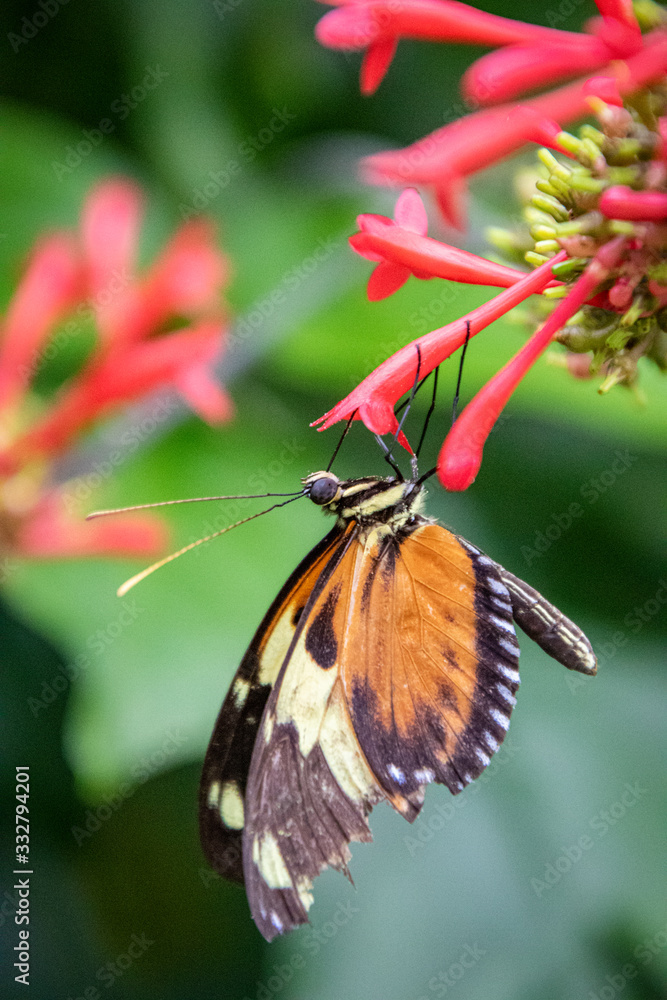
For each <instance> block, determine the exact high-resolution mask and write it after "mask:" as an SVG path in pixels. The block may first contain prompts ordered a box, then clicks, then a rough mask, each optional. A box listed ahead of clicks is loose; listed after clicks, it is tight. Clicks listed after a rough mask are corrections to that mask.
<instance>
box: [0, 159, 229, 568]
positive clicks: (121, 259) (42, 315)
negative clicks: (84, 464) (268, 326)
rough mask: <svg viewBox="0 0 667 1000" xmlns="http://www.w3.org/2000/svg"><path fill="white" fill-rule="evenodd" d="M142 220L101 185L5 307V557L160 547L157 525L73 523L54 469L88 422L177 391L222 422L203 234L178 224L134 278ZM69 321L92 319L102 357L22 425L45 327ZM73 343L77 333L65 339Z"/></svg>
mask: <svg viewBox="0 0 667 1000" xmlns="http://www.w3.org/2000/svg"><path fill="white" fill-rule="evenodd" d="M142 214H143V197H142V194H141V191H140V190H139V189H138V187H137V186H136V185H135V184H134V183H133V182H131V181H128V180H125V179H124V178H114V179H111V180H108V181H104V182H102V183H101V184H98V185H96V186H95V188H93V190H92V191H91V192H90V194H89V195H88V197H87V199H86V201H85V204H84V207H83V211H82V219H81V227H80V233H79V234H77V236H74V235H73V234H56V235H54V236H51V237H48V238H47V239H45V240H43V241H41V242H40V244H38V247H37V249H36V251H35V253H34V256H33V259H32V261H31V263H30V265H29V268H28V271H27V274H26V276H25V278H24V279H23V281H22V283H21V285H20V286H19V289H18V291H17V293H16V295H15V297H14V299H13V301H12V303H11V304H10V306H9V309H8V312H7V315H6V318H5V321H4V324H3V326H2V333H1V336H0V423H1V424H2V434H1V435H0V475H1V476H2V477H3V482H2V484H1V485H2V489H1V490H0V538H1V539H2V540H3V542H4V543H5V548H6V549H8V551H9V552H10V553H12V554H16V555H23V556H29V557H35V556H39V555H41V556H47V557H52V556H63V555H73V556H79V555H93V554H97V555H100V554H112V553H116V554H125V555H127V554H136V555H142V556H146V555H150V554H154V553H156V552H157V551H159V550H160V549H161V548H162V546H163V544H164V542H165V541H166V534H165V529H164V527H163V525H162V524H161V522H160V521H159V519H158V518H156V517H154V516H152V515H145V514H142V515H136V516H135V515H127V516H125V517H122V518H119V519H118V520H114V521H113V522H108V523H107V522H94V523H93V524H86V525H83V524H82V523H80V522H79V521H78V520H77V518H76V517H75V516H74V511H73V506H74V502H73V500H72V497H74V496H76V488H75V485H68V484H65V486H63V487H61V488H58V489H55V488H53V487H52V486H50V485H49V473H50V465H51V463H52V461H53V459H54V457H55V456H56V455H57V454H59V453H60V452H62V451H63V449H65V448H67V447H69V446H71V445H72V444H73V443H74V442H75V440H76V438H77V437H78V435H80V434H81V432H82V431H84V430H85V429H87V428H88V427H89V426H90V425H91V424H92V423H94V422H95V421H97V420H99V419H101V418H102V417H106V416H108V415H109V414H110V413H111V412H112V411H114V410H117V409H119V408H120V407H123V406H126V405H127V404H129V403H131V402H134V401H138V400H141V399H142V398H144V397H146V396H147V395H148V394H150V393H152V392H154V391H155V390H157V389H164V388H167V387H171V388H173V389H175V390H176V391H177V392H178V393H180V395H181V396H182V397H183V399H185V400H186V402H187V403H188V404H189V405H190V406H191V407H192V408H193V409H194V410H196V411H197V412H199V413H200V414H202V415H203V417H204V419H206V420H210V421H211V422H219V421H223V420H227V419H229V417H230V416H231V412H232V407H231V403H230V401H229V398H228V397H227V395H226V393H225V392H224V390H223V389H222V387H221V386H220V385H218V383H217V381H216V380H215V378H214V376H213V372H212V364H213V362H214V361H215V359H216V357H217V356H218V355H219V354H220V352H221V349H222V348H223V346H224V334H225V327H226V315H225V312H224V309H223V304H222V302H221V299H220V293H221V290H222V286H223V284H224V282H225V281H226V279H227V276H228V265H227V262H226V259H225V258H224V256H223V255H222V254H221V253H220V251H219V250H218V248H217V247H216V245H215V240H214V234H213V230H212V227H211V225H210V224H209V223H208V222H207V221H205V220H203V219H202V220H193V221H191V222H187V223H185V224H184V225H183V226H181V227H180V229H179V230H178V231H177V232H176V234H175V235H174V236H173V238H172V239H171V241H170V242H169V244H168V245H167V246H166V248H165V249H164V250H163V252H162V253H161V255H160V256H159V257H158V259H157V260H156V262H155V263H154V264H153V265H152V266H151V267H150V268H149V269H148V271H147V272H146V273H145V274H144V275H143V276H142V275H137V274H136V265H135V261H136V257H137V244H138V239H139V229H140V224H141V220H142ZM74 309H76V312H75V315H77V316H83V317H85V318H86V319H87V318H89V317H91V316H92V317H94V318H95V320H96V326H97V331H98V333H99V343H98V344H97V345H96V347H95V348H94V350H93V351H92V353H91V354H90V356H89V357H88V359H87V361H86V363H85V365H84V366H83V368H82V370H81V371H80V372H78V373H77V374H75V375H73V376H72V377H71V378H70V379H69V381H67V382H65V384H64V385H63V387H62V389H61V390H60V392H59V393H58V394H57V395H56V397H55V398H54V399H53V400H52V401H51V402H50V404H44V403H38V402H37V399H35V400H33V401H31V403H30V407H26V408H25V412H24V411H23V409H22V408H21V407H20V406H19V404H20V403H21V402H22V399H23V396H24V395H25V393H26V391H27V389H28V388H29V383H30V380H31V377H32V375H33V374H34V372H35V371H36V370H37V368H38V367H39V364H40V361H41V360H42V358H43V357H46V356H48V355H47V353H46V352H47V350H48V347H49V337H50V336H51V334H52V333H53V329H54V326H55V325H56V324H57V323H59V322H61V321H63V320H64V319H66V318H67V316H68V315H69V314H70V313H71V312H72V310H74ZM175 321H178V324H179V328H178V329H177V330H176V331H175V332H172V331H170V330H169V326H170V325H172V326H173V325H175ZM76 332H77V323H76V321H75V322H72V323H70V327H69V333H70V335H76ZM40 405H41V407H42V413H41V415H38V416H37V417H35V416H34V412H35V410H36V409H38V407H39V406H40Z"/></svg>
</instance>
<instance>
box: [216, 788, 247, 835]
mask: <svg viewBox="0 0 667 1000" xmlns="http://www.w3.org/2000/svg"><path fill="white" fill-rule="evenodd" d="M220 818H221V819H222V822H223V823H224V824H225V826H228V827H229V829H230V830H242V829H243V823H244V808H243V797H242V795H241V791H240V789H239V786H238V784H237V783H236V782H235V781H225V782H224V784H223V786H222V794H221V796H220Z"/></svg>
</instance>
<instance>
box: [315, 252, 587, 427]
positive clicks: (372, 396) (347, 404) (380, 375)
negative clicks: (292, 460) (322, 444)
mask: <svg viewBox="0 0 667 1000" xmlns="http://www.w3.org/2000/svg"><path fill="white" fill-rule="evenodd" d="M566 256H567V255H566V254H565V252H562V253H560V254H558V255H557V256H556V257H554V258H553V259H552V260H550V261H548V262H547V263H546V264H543V265H542V266H541V267H538V268H536V270H534V271H532V272H531V273H530V274H525V275H524V276H523V278H522V280H521V281H519V282H517V283H516V284H515V285H513V286H512V287H511V288H508V289H507V290H506V291H504V292H501V293H500V294H499V295H496V296H495V298H493V299H491V300H490V301H489V302H485V303H484V305H481V306H479V307H478V308H477V309H473V311H472V312H470V313H469V314H468V316H467V317H464V318H463V319H457V320H455V321H454V322H453V323H448V324H447V326H443V327H441V328H440V329H438V330H433V331H432V333H427V334H426V335H425V336H424V337H419V338H417V340H413V341H412V342H411V343H410V344H406V346H405V347H402V348H401V349H400V351H397V352H396V354H393V355H392V356H391V357H390V358H387V360H386V361H383V363H382V364H381V365H380V366H379V367H378V368H376V369H375V371H374V372H371V374H370V375H367V376H366V378H365V379H364V380H363V382H361V383H360V384H359V385H358V386H357V387H356V389H353V390H352V392H351V393H350V394H349V395H348V396H346V397H345V399H343V400H341V402H340V403H337V404H336V406H334V408H333V409H332V410H329V412H328V413H325V414H324V416H322V417H319V419H318V420H315V421H313V424H312V426H316V425H318V424H320V425H321V426H320V427H319V428H318V430H321V431H324V430H326V429H327V428H328V427H331V426H332V425H333V424H335V423H336V422H337V421H339V420H348V419H349V418H350V417H353V418H354V419H355V420H363V422H364V424H365V425H366V427H368V429H369V430H371V431H373V433H375V434H393V433H395V431H396V428H397V427H398V421H397V419H396V415H395V413H394V407H395V406H396V403H397V402H398V400H399V399H400V398H401V396H402V395H403V394H404V393H406V392H408V391H409V390H410V388H411V387H412V385H413V384H414V380H415V375H416V373H417V349H416V345H417V344H419V351H420V357H421V363H420V367H419V372H420V377H422V378H423V377H424V376H425V375H427V374H428V373H429V372H430V371H433V369H434V368H436V367H437V366H438V365H439V364H440V363H441V362H442V361H444V360H445V359H446V358H448V357H449V356H450V355H451V354H453V353H454V351H456V350H457V349H458V348H459V347H461V345H462V344H463V342H464V340H465V337H466V330H467V324H466V321H469V322H470V335H471V337H474V336H475V334H477V333H479V331H480V330H483V329H484V328H485V327H486V326H488V325H489V324H490V323H493V322H494V320H496V319H498V318H499V317H500V316H503V315H504V314H505V313H506V312H508V311H509V310H510V309H513V308H514V306H516V305H518V304H519V303H520V302H523V301H524V300H525V299H527V298H529V296H531V295H534V294H535V293H537V292H541V291H542V290H543V289H544V288H546V286H547V285H548V284H549V282H550V281H551V277H552V275H551V269H552V267H553V265H554V264H555V263H558V262H559V261H561V260H565V258H566Z"/></svg>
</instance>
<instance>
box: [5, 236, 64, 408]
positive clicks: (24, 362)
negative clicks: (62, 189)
mask: <svg viewBox="0 0 667 1000" xmlns="http://www.w3.org/2000/svg"><path fill="white" fill-rule="evenodd" d="M81 277H82V276H81V266H80V263H79V261H78V259H77V254H76V250H75V245H74V241H73V240H72V239H70V237H69V236H68V235H67V234H65V233H57V234H55V235H53V236H50V237H47V238H46V239H44V240H42V241H41V242H40V243H38V245H37V246H36V248H35V251H34V253H33V256H32V259H31V261H30V263H29V265H28V270H27V271H26V274H25V276H24V277H23V280H22V281H21V283H20V285H19V287H18V289H17V291H16V294H15V295H14V298H13V299H12V302H11V304H10V306H9V309H8V310H7V315H6V316H5V321H4V323H3V324H2V332H1V333H0V412H1V411H3V410H8V409H10V408H11V407H13V406H15V405H16V404H17V403H18V402H20V399H21V396H22V395H23V392H24V391H25V389H26V387H27V385H28V383H29V381H30V377H31V375H32V374H33V372H34V370H35V368H36V366H37V364H38V362H39V356H40V352H41V350H42V348H43V346H44V343H45V341H46V339H47V337H48V336H49V334H50V332H51V330H52V328H53V326H54V325H55V324H56V323H57V322H58V321H59V320H61V319H62V318H63V316H64V315H66V313H67V312H68V311H69V310H70V309H71V308H72V306H73V305H74V303H75V302H76V300H77V297H78V295H79V294H80V290H81Z"/></svg>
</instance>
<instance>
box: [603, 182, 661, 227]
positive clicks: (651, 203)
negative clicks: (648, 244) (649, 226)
mask: <svg viewBox="0 0 667 1000" xmlns="http://www.w3.org/2000/svg"><path fill="white" fill-rule="evenodd" d="M599 208H600V211H601V212H602V214H603V215H606V216H607V218H609V219H626V220H630V221H634V220H638V221H642V220H644V221H648V222H660V221H661V220H662V219H667V194H664V193H663V192H662V191H633V190H632V188H629V187H625V186H624V185H622V184H617V185H615V186H614V187H610V188H607V190H606V191H603V192H602V194H601V195H600V202H599Z"/></svg>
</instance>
